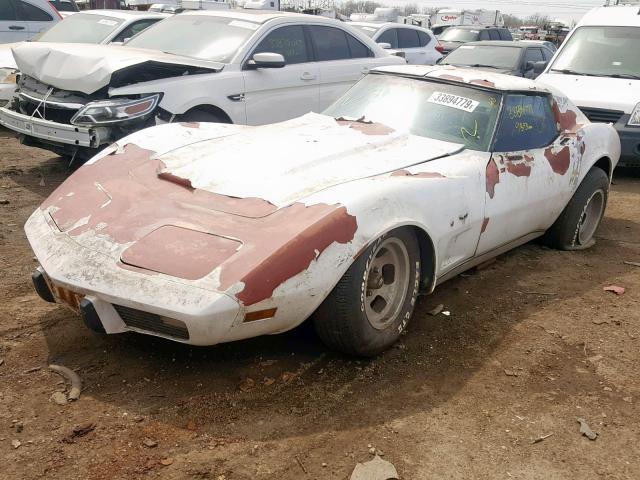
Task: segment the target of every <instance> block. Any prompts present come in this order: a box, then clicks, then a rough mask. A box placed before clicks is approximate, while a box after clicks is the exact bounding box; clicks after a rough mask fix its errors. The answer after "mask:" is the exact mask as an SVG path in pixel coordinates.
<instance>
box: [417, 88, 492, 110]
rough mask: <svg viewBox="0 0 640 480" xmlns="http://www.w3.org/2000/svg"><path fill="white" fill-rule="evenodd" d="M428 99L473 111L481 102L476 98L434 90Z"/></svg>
mask: <svg viewBox="0 0 640 480" xmlns="http://www.w3.org/2000/svg"><path fill="white" fill-rule="evenodd" d="M427 101H428V102H429V103H435V104H436V105H444V106H445V107H452V108H457V109H458V110H464V111H465V112H473V111H474V110H475V109H476V108H477V107H478V105H480V102H478V101H476V100H472V99H470V98H466V97H460V96H458V95H452V94H450V93H443V92H433V94H432V95H431V96H430V97H429V100H427Z"/></svg>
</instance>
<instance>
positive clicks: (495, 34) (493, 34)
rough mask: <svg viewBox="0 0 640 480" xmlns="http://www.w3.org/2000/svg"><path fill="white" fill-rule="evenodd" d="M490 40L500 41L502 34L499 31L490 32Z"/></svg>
mask: <svg viewBox="0 0 640 480" xmlns="http://www.w3.org/2000/svg"><path fill="white" fill-rule="evenodd" d="M489 38H490V39H491V40H500V34H499V33H498V30H489Z"/></svg>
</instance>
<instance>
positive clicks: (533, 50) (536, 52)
mask: <svg viewBox="0 0 640 480" xmlns="http://www.w3.org/2000/svg"><path fill="white" fill-rule="evenodd" d="M543 61H544V57H543V55H542V49H541V48H540V47H529V48H527V49H526V51H525V52H524V57H523V60H522V67H521V72H522V76H523V77H525V78H531V79H533V78H535V77H536V73H535V71H534V69H533V68H527V65H528V64H529V62H533V63H536V62H543Z"/></svg>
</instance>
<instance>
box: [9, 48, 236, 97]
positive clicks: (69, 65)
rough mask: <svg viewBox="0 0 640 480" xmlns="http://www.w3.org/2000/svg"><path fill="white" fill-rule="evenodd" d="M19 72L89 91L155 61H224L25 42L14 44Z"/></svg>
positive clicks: (214, 67)
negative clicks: (132, 68) (120, 73)
mask: <svg viewBox="0 0 640 480" xmlns="http://www.w3.org/2000/svg"><path fill="white" fill-rule="evenodd" d="M13 56H14V58H15V60H16V63H17V65H18V68H19V69H20V71H21V72H22V73H24V74H25V75H28V76H30V77H33V78H35V79H37V80H39V81H41V82H43V83H46V84H48V85H51V86H53V87H55V88H59V89H61V90H70V91H74V92H81V93H86V94H92V93H94V92H96V91H97V90H100V89H101V88H103V87H105V86H107V85H109V83H110V82H111V77H112V75H113V74H114V73H115V72H117V71H120V70H123V69H125V68H127V67H132V66H134V65H141V64H144V63H147V62H154V63H160V64H166V65H184V66H189V67H196V68H202V69H207V70H211V71H212V72H215V71H220V70H222V68H224V64H222V63H216V62H207V61H204V60H198V59H194V58H189V57H181V56H178V55H170V54H165V53H162V52H157V51H154V50H143V49H136V48H129V47H124V46H118V45H84V44H63V43H40V42H36V43H25V44H21V45H18V46H16V47H15V48H13Z"/></svg>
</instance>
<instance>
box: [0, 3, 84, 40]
mask: <svg viewBox="0 0 640 480" xmlns="http://www.w3.org/2000/svg"><path fill="white" fill-rule="evenodd" d="M77 11H78V7H77V6H76V4H75V2H73V0H0V43H13V42H22V41H24V40H29V39H30V38H32V37H35V36H36V35H37V34H38V33H40V32H44V31H45V30H47V29H49V28H50V27H51V26H52V25H53V24H55V23H57V22H59V21H60V20H62V14H61V13H60V12H65V13H72V12H77Z"/></svg>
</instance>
